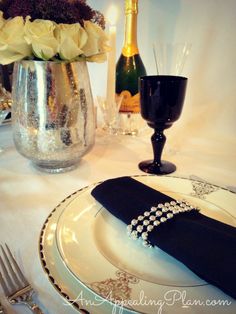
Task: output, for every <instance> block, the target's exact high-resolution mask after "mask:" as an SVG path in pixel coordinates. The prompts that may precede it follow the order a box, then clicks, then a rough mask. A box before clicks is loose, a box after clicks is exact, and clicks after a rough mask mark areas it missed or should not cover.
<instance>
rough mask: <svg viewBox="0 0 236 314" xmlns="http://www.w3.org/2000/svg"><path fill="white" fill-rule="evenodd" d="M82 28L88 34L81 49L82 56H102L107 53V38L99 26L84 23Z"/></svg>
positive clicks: (88, 22) (87, 22)
mask: <svg viewBox="0 0 236 314" xmlns="http://www.w3.org/2000/svg"><path fill="white" fill-rule="evenodd" d="M84 28H85V30H86V32H87V34H88V40H87V42H86V44H85V46H84V47H83V50H84V55H85V56H86V57H90V56H94V55H98V54H103V53H105V52H107V51H109V47H108V45H107V42H108V36H107V35H106V33H105V32H104V31H103V30H102V28H101V27H100V26H98V25H97V24H94V23H92V22H90V21H85V22H84Z"/></svg>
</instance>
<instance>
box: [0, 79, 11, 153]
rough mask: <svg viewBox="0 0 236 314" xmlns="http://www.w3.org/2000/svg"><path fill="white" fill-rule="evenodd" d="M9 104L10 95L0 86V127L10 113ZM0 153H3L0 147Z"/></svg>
mask: <svg viewBox="0 0 236 314" xmlns="http://www.w3.org/2000/svg"><path fill="white" fill-rule="evenodd" d="M11 104H12V101H11V94H10V93H9V92H7V91H6V90H5V88H4V87H2V85H1V84H0V125H1V124H2V123H3V121H4V120H5V118H6V117H7V115H8V113H9V112H10V111H11ZM1 152H3V148H1V147H0V153H1Z"/></svg>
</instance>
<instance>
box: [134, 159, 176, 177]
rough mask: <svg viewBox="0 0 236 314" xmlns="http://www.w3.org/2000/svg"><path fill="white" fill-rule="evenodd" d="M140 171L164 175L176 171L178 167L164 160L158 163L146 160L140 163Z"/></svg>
mask: <svg viewBox="0 0 236 314" xmlns="http://www.w3.org/2000/svg"><path fill="white" fill-rule="evenodd" d="M138 166H139V169H140V170H142V171H144V172H146V173H150V174H157V175H164V174H169V173H172V172H174V171H175V170H176V166H175V165H174V164H172V163H171V162H169V161H165V160H162V161H161V163H156V162H154V161H153V160H145V161H142V162H140V163H139V165H138Z"/></svg>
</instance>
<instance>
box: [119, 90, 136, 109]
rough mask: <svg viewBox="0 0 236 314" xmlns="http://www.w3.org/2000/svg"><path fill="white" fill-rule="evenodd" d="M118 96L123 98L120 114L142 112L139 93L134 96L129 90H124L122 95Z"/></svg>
mask: <svg viewBox="0 0 236 314" xmlns="http://www.w3.org/2000/svg"><path fill="white" fill-rule="evenodd" d="M117 96H119V97H122V102H121V106H120V112H132V113H139V112H140V105H139V102H140V96H139V93H137V94H136V95H134V96H132V95H131V93H130V92H129V91H128V90H124V91H122V92H121V93H120V94H117Z"/></svg>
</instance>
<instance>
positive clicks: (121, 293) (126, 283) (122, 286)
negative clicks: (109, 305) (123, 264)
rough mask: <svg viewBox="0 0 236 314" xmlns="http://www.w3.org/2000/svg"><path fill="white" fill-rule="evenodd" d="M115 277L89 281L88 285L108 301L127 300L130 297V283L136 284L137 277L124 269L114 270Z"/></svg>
mask: <svg viewBox="0 0 236 314" xmlns="http://www.w3.org/2000/svg"><path fill="white" fill-rule="evenodd" d="M116 276H117V278H115V279H113V278H109V279H106V280H103V281H98V282H93V283H90V287H91V288H92V289H93V290H94V291H95V292H96V293H97V294H98V295H100V296H102V297H103V298H105V299H106V300H108V301H113V302H114V301H119V302H122V301H128V300H130V299H131V293H132V288H131V287H130V284H137V283H138V282H139V279H138V278H136V277H135V276H133V275H131V274H128V273H126V272H124V271H120V270H118V271H117V272H116Z"/></svg>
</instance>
